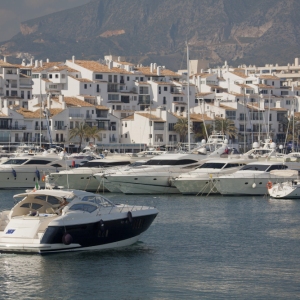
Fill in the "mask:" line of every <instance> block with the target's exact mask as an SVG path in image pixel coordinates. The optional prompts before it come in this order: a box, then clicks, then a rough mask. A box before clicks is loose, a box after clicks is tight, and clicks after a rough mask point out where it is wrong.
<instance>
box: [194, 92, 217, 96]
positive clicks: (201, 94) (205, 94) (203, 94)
mask: <svg viewBox="0 0 300 300" xmlns="http://www.w3.org/2000/svg"><path fill="white" fill-rule="evenodd" d="M207 95H215V93H214V92H210V93H198V94H196V97H202V96H207Z"/></svg>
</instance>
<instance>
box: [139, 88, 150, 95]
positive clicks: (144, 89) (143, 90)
mask: <svg viewBox="0 0 300 300" xmlns="http://www.w3.org/2000/svg"><path fill="white" fill-rule="evenodd" d="M140 94H142V95H148V94H149V88H148V87H146V86H140Z"/></svg>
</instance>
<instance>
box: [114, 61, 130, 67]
mask: <svg viewBox="0 0 300 300" xmlns="http://www.w3.org/2000/svg"><path fill="white" fill-rule="evenodd" d="M114 62H115V63H117V64H120V65H127V66H134V64H132V63H130V62H127V61H118V60H117V61H116V60H114Z"/></svg>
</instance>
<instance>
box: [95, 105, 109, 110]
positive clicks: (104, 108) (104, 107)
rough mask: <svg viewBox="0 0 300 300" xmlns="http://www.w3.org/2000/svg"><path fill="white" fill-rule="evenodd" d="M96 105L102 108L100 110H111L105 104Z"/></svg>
mask: <svg viewBox="0 0 300 300" xmlns="http://www.w3.org/2000/svg"><path fill="white" fill-rule="evenodd" d="M95 107H96V109H100V110H109V108H108V107H106V106H104V105H96V106H95Z"/></svg>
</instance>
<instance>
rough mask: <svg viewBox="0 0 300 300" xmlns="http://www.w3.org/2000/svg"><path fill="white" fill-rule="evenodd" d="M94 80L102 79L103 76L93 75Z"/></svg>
mask: <svg viewBox="0 0 300 300" xmlns="http://www.w3.org/2000/svg"><path fill="white" fill-rule="evenodd" d="M95 79H103V75H102V74H95Z"/></svg>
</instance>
